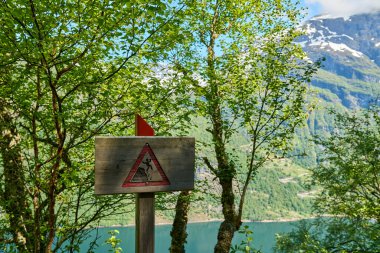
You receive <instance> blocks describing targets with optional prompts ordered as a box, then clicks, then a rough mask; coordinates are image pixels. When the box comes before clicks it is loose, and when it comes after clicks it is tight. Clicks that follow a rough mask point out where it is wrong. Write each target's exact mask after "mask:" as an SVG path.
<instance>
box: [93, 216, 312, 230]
mask: <svg viewBox="0 0 380 253" xmlns="http://www.w3.org/2000/svg"><path fill="white" fill-rule="evenodd" d="M315 218H317V216H311V217H303V218H284V219H278V220H242V223H247V222H257V223H272V222H277V223H279V222H295V221H300V220H307V219H315ZM222 221H223V219H209V220H191V221H189V222H188V223H187V224H198V223H207V222H222ZM154 225H155V226H167V225H172V223H170V222H158V223H155V224H154ZM134 226H135V224H127V225H111V226H97V227H96V228H122V227H134Z"/></svg>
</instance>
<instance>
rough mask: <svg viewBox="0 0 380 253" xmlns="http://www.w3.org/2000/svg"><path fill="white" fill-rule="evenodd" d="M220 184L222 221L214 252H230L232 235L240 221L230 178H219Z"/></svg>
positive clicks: (237, 228) (238, 226)
mask: <svg viewBox="0 0 380 253" xmlns="http://www.w3.org/2000/svg"><path fill="white" fill-rule="evenodd" d="M221 185H222V208H223V209H222V210H223V216H224V221H223V222H222V224H220V227H219V231H218V241H217V243H216V245H215V248H214V252H215V253H228V252H230V248H231V243H232V239H233V236H234V234H235V232H236V231H238V230H239V228H240V225H241V221H240V220H238V215H237V214H236V210H235V203H234V202H235V200H234V199H235V197H234V193H233V187H232V178H230V179H228V180H226V179H221Z"/></svg>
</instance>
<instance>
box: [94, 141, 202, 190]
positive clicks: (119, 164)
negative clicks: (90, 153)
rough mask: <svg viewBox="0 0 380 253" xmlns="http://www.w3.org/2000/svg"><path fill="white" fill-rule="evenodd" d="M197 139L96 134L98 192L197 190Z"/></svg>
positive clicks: (96, 183) (96, 186) (96, 180)
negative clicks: (99, 135)
mask: <svg viewBox="0 0 380 253" xmlns="http://www.w3.org/2000/svg"><path fill="white" fill-rule="evenodd" d="M194 163H195V139H194V138H189V137H96V138H95V194H119V193H138V192H160V191H179V190H191V189H194Z"/></svg>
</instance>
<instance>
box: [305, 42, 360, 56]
mask: <svg viewBox="0 0 380 253" xmlns="http://www.w3.org/2000/svg"><path fill="white" fill-rule="evenodd" d="M309 46H319V47H320V48H321V49H325V50H326V51H329V49H332V50H333V51H335V52H337V51H338V52H349V53H351V54H352V55H353V56H355V57H363V55H364V54H363V53H362V52H359V51H356V50H354V49H352V48H350V47H349V46H347V45H346V44H342V43H339V44H338V43H334V42H326V41H314V42H312V43H310V45H309Z"/></svg>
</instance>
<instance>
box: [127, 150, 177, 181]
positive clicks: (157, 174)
mask: <svg viewBox="0 0 380 253" xmlns="http://www.w3.org/2000/svg"><path fill="white" fill-rule="evenodd" d="M157 185H170V181H169V179H168V177H167V176H166V175H165V172H164V171H163V170H162V168H161V165H160V163H159V162H158V160H157V158H156V156H155V154H154V153H153V150H152V148H151V147H150V146H149V144H148V143H146V144H145V145H144V147H143V148H142V150H141V152H140V154H139V156H138V157H137V159H136V162H135V163H134V164H133V167H132V169H131V171H130V172H129V174H128V176H127V178H126V179H125V180H124V183H123V185H122V187H136V186H157Z"/></svg>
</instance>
